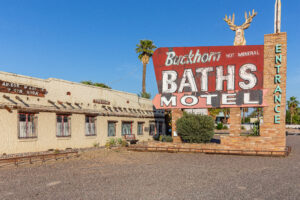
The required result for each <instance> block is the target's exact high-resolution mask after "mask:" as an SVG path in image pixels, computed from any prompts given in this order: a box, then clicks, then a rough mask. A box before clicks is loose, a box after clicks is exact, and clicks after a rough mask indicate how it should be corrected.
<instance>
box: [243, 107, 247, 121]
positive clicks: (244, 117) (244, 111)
mask: <svg viewBox="0 0 300 200" xmlns="http://www.w3.org/2000/svg"><path fill="white" fill-rule="evenodd" d="M245 111H246V110H245V108H243V124H245Z"/></svg>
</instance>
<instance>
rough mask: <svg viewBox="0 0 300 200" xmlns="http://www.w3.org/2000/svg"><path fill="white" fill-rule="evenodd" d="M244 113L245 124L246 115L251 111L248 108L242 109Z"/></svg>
mask: <svg viewBox="0 0 300 200" xmlns="http://www.w3.org/2000/svg"><path fill="white" fill-rule="evenodd" d="M242 111H243V123H245V118H246V113H247V112H248V111H249V109H248V108H247V107H245V108H242Z"/></svg>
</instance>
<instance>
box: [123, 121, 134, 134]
mask: <svg viewBox="0 0 300 200" xmlns="http://www.w3.org/2000/svg"><path fill="white" fill-rule="evenodd" d="M122 135H132V122H123V123H122Z"/></svg>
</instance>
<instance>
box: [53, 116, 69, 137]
mask: <svg viewBox="0 0 300 200" xmlns="http://www.w3.org/2000/svg"><path fill="white" fill-rule="evenodd" d="M59 116H60V117H62V120H61V123H62V129H61V130H62V134H61V135H58V128H57V117H59ZM64 117H66V118H67V120H68V129H69V130H68V133H69V134H68V135H64V130H65V127H64V126H65V125H64ZM56 137H58V138H69V137H71V114H56Z"/></svg>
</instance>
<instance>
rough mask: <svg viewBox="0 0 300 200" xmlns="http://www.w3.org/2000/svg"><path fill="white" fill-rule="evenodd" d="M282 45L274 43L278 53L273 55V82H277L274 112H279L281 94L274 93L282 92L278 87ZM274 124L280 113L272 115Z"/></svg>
mask: <svg viewBox="0 0 300 200" xmlns="http://www.w3.org/2000/svg"><path fill="white" fill-rule="evenodd" d="M281 53H282V45H281V44H276V45H275V54H280V55H275V64H276V65H275V68H276V74H275V76H274V84H277V86H276V89H275V91H274V94H275V95H274V103H276V105H275V107H274V112H275V113H280V111H279V110H278V108H280V107H281V95H279V96H278V97H277V96H276V94H282V89H281V87H280V84H281V75H280V74H279V73H280V70H279V69H280V67H281V65H280V64H281V62H282V55H281ZM274 124H280V115H274Z"/></svg>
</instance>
